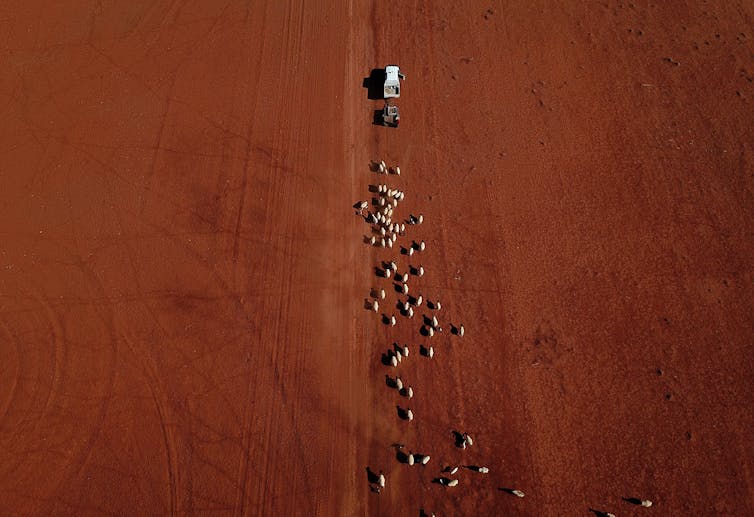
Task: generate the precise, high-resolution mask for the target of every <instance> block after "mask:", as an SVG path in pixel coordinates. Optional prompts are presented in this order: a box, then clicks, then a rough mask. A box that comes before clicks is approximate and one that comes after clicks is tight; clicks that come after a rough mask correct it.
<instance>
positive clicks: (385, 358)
mask: <svg viewBox="0 0 754 517" xmlns="http://www.w3.org/2000/svg"><path fill="white" fill-rule="evenodd" d="M392 357H393V354H392V351H388V352H385V353H383V354H382V364H383V365H385V366H393V361H392Z"/></svg>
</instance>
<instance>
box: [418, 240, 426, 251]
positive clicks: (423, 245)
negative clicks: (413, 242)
mask: <svg viewBox="0 0 754 517" xmlns="http://www.w3.org/2000/svg"><path fill="white" fill-rule="evenodd" d="M426 247H427V245H426V244H425V243H424V241H421V242H420V243H419V251H424V249H425V248H426Z"/></svg>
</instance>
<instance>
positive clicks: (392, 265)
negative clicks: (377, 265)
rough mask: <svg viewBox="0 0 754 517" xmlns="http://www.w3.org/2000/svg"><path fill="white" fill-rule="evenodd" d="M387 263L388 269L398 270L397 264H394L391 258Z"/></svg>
mask: <svg viewBox="0 0 754 517" xmlns="http://www.w3.org/2000/svg"><path fill="white" fill-rule="evenodd" d="M389 265H390V269H392V270H393V271H398V264H396V263H395V262H393V261H392V260H391V261H390V264H389Z"/></svg>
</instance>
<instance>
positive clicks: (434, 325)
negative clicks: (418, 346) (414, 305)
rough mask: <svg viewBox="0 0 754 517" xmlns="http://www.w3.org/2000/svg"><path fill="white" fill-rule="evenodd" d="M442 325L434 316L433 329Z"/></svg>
mask: <svg viewBox="0 0 754 517" xmlns="http://www.w3.org/2000/svg"><path fill="white" fill-rule="evenodd" d="M439 325H440V323H439V322H438V321H437V317H436V316H432V328H435V329H436V328H437V327H438V326H439Z"/></svg>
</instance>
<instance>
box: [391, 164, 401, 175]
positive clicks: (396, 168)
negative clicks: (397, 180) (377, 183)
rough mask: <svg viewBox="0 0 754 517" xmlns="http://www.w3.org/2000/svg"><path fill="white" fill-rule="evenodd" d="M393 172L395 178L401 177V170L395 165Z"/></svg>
mask: <svg viewBox="0 0 754 517" xmlns="http://www.w3.org/2000/svg"><path fill="white" fill-rule="evenodd" d="M393 170H394V171H395V174H396V175H397V176H400V175H401V168H400V167H398V166H397V165H396V166H395V167H394V168H393Z"/></svg>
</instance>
